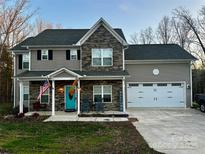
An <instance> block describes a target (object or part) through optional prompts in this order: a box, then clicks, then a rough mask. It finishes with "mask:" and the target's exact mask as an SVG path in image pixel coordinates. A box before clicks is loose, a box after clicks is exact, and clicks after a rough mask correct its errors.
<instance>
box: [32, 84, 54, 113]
mask: <svg viewBox="0 0 205 154" xmlns="http://www.w3.org/2000/svg"><path fill="white" fill-rule="evenodd" d="M43 83H44V81H30V82H29V93H30V110H31V111H33V103H35V102H36V101H37V97H38V95H39V91H40V86H42V85H43ZM49 97H50V100H49V104H48V107H47V110H48V111H51V106H52V100H51V98H52V97H51V90H50V96H49Z"/></svg>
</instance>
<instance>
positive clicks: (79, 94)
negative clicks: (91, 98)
mask: <svg viewBox="0 0 205 154" xmlns="http://www.w3.org/2000/svg"><path fill="white" fill-rule="evenodd" d="M78 114H80V80H79V79H78Z"/></svg>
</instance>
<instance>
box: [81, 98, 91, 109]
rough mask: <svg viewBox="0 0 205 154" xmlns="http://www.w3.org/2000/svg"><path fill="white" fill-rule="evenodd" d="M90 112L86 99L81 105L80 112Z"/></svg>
mask: <svg viewBox="0 0 205 154" xmlns="http://www.w3.org/2000/svg"><path fill="white" fill-rule="evenodd" d="M89 111H90V102H89V100H88V98H84V99H83V103H82V104H81V112H89Z"/></svg>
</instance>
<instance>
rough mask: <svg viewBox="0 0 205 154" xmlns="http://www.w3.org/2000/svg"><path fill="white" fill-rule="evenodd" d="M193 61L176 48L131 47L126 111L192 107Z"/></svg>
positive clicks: (177, 46) (128, 52) (127, 54)
mask: <svg viewBox="0 0 205 154" xmlns="http://www.w3.org/2000/svg"><path fill="white" fill-rule="evenodd" d="M193 60H196V58H195V57H193V56H192V55H191V54H189V53H188V52H187V51H185V50H184V49H182V48H181V47H180V46H179V45H176V44H166V45H165V44H144V45H129V48H128V49H127V50H125V69H126V70H127V71H128V73H129V76H127V77H126V104H127V107H128V108H129V107H133V108H134V107H167V108H168V107H170V108H175V107H179V108H184V107H190V106H191V102H192V69H191V62H192V61H193Z"/></svg>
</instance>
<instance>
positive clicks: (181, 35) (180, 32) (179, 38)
mask: <svg viewBox="0 0 205 154" xmlns="http://www.w3.org/2000/svg"><path fill="white" fill-rule="evenodd" d="M172 25H173V28H174V36H175V37H174V38H173V39H174V42H176V43H177V44H179V45H180V46H181V47H182V48H186V47H188V46H189V44H190V43H191V42H192V41H191V40H193V39H191V38H192V36H193V35H192V34H191V28H190V26H189V25H187V23H186V22H184V21H181V20H178V19H176V18H174V17H173V19H172Z"/></svg>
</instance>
